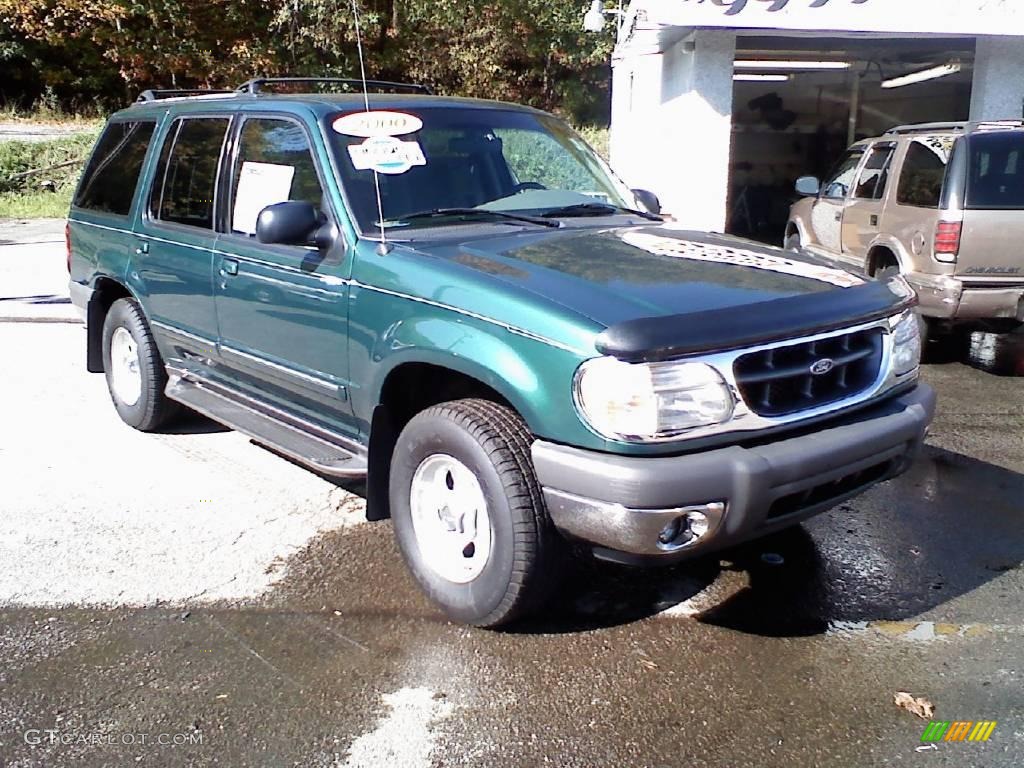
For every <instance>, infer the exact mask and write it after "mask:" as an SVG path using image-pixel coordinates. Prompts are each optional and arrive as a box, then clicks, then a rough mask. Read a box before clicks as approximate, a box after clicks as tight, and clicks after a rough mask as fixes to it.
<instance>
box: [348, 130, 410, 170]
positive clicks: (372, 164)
mask: <svg viewBox="0 0 1024 768" xmlns="http://www.w3.org/2000/svg"><path fill="white" fill-rule="evenodd" d="M348 155H349V157H350V158H352V166H353V167H354V168H355V169H356V170H357V171H376V172H377V173H384V174H388V175H391V176H393V175H397V174H400V173H405V172H406V171H408V170H409V169H410V168H412V167H413V166H416V165H426V164H427V158H426V157H424V156H423V149H422V147H420V145H419V142H418V141H402V140H401V139H396V138H395V137H394V136H378V137H375V138H370V139H367V140H366V141H364V142H363V143H362V144H352V145H350V146H349V148H348Z"/></svg>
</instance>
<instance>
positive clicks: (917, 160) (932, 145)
mask: <svg viewBox="0 0 1024 768" xmlns="http://www.w3.org/2000/svg"><path fill="white" fill-rule="evenodd" d="M952 143H953V142H952V139H949V140H948V141H946V140H940V139H923V140H922V139H914V141H912V142H910V146H909V147H907V156H906V158H905V159H904V160H903V171H902V172H901V173H900V185H899V188H898V189H897V190H896V201H897V202H898V203H900V205H912V206H914V207H915V208H938V207H939V198H941V197H942V184H943V182H944V181H945V179H946V164H947V163H948V162H949V153H950V150H951V149H952Z"/></svg>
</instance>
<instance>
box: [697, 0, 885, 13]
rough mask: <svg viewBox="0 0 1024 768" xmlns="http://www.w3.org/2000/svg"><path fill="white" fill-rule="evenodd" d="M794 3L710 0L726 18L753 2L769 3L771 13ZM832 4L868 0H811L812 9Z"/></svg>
mask: <svg viewBox="0 0 1024 768" xmlns="http://www.w3.org/2000/svg"><path fill="white" fill-rule="evenodd" d="M684 1H685V2H689V0H684ZM708 1H709V0H697V2H698V3H705V2H708ZM793 1H794V0H710V2H711V3H713V4H714V5H717V6H720V7H722V8H726V9H727V10H726V12H725V15H726V16H735V15H737V14H739V13H742V12H743V10H744V9H745V8H746V7H747V6H748V5H750V3H751V2H754V3H769V4H770V5H769V6H768V8H767V9H766V10H769V11H781V10H783V9H785V8H786V7H787V6H788V5H789V4H790V2H793ZM795 1H796V2H805V1H806V0H795ZM830 2H835V3H839V2H850V3H853V4H854V5H863V4H864V3H866V2H868V0H811V5H810V7H811V8H821V7H823V6H826V5H828V4H829V3H830ZM751 7H756V6H751Z"/></svg>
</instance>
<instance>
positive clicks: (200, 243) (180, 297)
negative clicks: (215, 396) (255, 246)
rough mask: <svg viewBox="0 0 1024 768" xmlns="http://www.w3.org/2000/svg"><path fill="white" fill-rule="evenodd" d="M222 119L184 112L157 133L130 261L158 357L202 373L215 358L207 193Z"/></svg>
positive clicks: (212, 192)
mask: <svg viewBox="0 0 1024 768" xmlns="http://www.w3.org/2000/svg"><path fill="white" fill-rule="evenodd" d="M229 124H230V120H229V118H227V117H199V116H197V117H184V118H179V119H176V120H174V121H173V122H172V123H171V124H170V126H169V127H168V129H167V130H166V131H165V133H164V138H163V144H162V146H161V149H160V155H159V160H158V161H157V166H156V170H155V172H154V174H153V182H152V185H151V187H150V191H149V196H148V199H147V201H146V206H145V210H144V211H143V214H142V217H141V221H140V223H139V227H138V229H137V230H136V240H137V243H136V248H135V253H136V256H135V258H134V260H133V268H134V269H135V271H136V272H137V273H138V275H139V278H140V282H141V283H142V285H143V287H144V290H145V291H146V294H147V305H148V308H149V315H150V321H151V323H152V326H153V331H154V334H155V336H156V338H157V341H158V342H159V343H160V346H161V351H162V352H163V354H164V358H165V359H166V360H167V361H168V362H170V363H173V364H175V365H182V366H184V367H186V368H192V369H198V370H201V371H203V372H208V370H209V369H210V368H211V367H212V363H213V362H214V361H215V360H216V358H217V351H216V345H217V314H216V311H215V309H214V304H213V245H214V242H215V241H216V238H217V235H216V232H215V231H214V198H215V196H216V187H217V170H218V165H219V163H220V156H221V154H222V152H223V147H224V139H225V137H226V136H227V131H228V126H229Z"/></svg>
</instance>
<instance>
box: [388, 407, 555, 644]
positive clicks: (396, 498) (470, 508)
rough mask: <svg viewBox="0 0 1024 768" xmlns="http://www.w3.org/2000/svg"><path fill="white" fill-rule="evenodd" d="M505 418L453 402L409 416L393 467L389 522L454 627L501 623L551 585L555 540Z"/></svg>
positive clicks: (523, 448) (512, 425) (519, 426)
mask: <svg viewBox="0 0 1024 768" xmlns="http://www.w3.org/2000/svg"><path fill="white" fill-rule="evenodd" d="M531 442H532V436H531V435H530V432H529V430H528V429H527V428H526V425H525V424H524V423H523V421H522V419H521V418H520V417H519V416H518V415H517V414H516V413H515V412H514V411H512V410H511V409H509V408H507V407H505V406H503V405H499V404H497V403H493V402H490V401H487V400H478V399H467V400H456V401H453V402H449V403H442V404H441V405H436V406H433V407H431V408H428V409H427V410H425V411H423V412H422V413H419V414H418V415H416V416H414V417H413V418H412V420H410V421H409V423H408V424H407V425H406V427H405V429H403V430H402V433H401V435H400V436H399V438H398V442H397V444H396V446H395V451H394V455H393V457H392V463H391V478H390V496H391V515H392V519H393V522H394V526H395V536H396V537H397V539H398V545H399V548H400V549H401V551H402V556H403V557H404V558H405V561H406V563H407V565H408V566H409V569H410V571H412V574H413V576H414V577H415V578H416V580H417V581H418V582H419V584H420V586H421V587H422V588H423V590H424V591H425V592H426V594H427V596H428V597H430V599H431V600H433V601H434V602H435V603H436V604H437V605H439V606H440V607H441V608H442V609H443V610H444V611H445V613H447V614H448V615H449V616H450V617H451V618H452V619H454V620H456V621H459V622H463V623H466V624H473V625H475V626H479V627H496V626H499V625H502V624H507V623H509V622H511V621H513V620H514V619H517V618H519V617H521V616H523V615H525V614H526V613H528V612H531V611H533V610H536V609H537V608H539V607H540V606H541V605H542V604H543V603H544V601H545V600H546V598H547V597H548V596H549V594H550V592H551V591H552V587H553V585H554V584H555V583H556V580H555V578H554V570H555V568H556V567H557V563H558V554H557V552H556V551H555V550H556V548H557V545H558V542H559V538H558V534H557V533H556V532H555V531H554V529H553V528H552V526H551V523H550V520H549V519H548V516H547V510H546V509H545V507H544V499H543V496H542V495H541V490H540V486H539V484H538V483H537V478H536V476H535V475H534V472H533V464H532V461H531V458H530V444H531Z"/></svg>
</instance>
